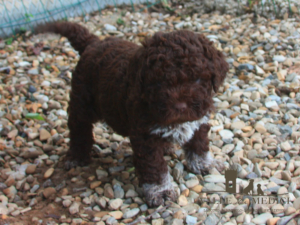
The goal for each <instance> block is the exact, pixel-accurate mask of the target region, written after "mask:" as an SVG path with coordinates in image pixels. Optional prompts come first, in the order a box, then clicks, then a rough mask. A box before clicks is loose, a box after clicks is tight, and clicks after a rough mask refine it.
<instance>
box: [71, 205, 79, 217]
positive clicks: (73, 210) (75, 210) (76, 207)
mask: <svg viewBox="0 0 300 225" xmlns="http://www.w3.org/2000/svg"><path fill="white" fill-rule="evenodd" d="M79 206H80V203H79V202H73V204H72V205H71V206H70V208H69V212H70V213H71V214H72V215H74V214H76V213H78V212H79Z"/></svg>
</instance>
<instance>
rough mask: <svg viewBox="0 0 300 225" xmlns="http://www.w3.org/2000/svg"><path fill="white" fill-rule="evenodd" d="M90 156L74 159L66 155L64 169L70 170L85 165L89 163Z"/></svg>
mask: <svg viewBox="0 0 300 225" xmlns="http://www.w3.org/2000/svg"><path fill="white" fill-rule="evenodd" d="M90 161H91V160H90V158H84V159H76V158H74V157H70V156H67V157H66V159H65V164H64V168H65V170H70V169H72V168H76V167H77V166H86V165H88V164H89V163H90Z"/></svg>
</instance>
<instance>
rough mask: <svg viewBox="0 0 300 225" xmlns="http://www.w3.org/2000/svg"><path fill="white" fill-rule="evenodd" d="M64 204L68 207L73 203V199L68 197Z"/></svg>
mask: <svg viewBox="0 0 300 225" xmlns="http://www.w3.org/2000/svg"><path fill="white" fill-rule="evenodd" d="M62 204H63V206H64V207H66V208H68V207H69V206H70V205H71V204H72V201H71V200H70V199H66V200H63V202H62Z"/></svg>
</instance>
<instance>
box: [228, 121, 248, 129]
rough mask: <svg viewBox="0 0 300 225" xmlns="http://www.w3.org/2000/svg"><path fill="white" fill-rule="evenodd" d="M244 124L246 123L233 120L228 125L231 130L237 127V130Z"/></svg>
mask: <svg viewBox="0 0 300 225" xmlns="http://www.w3.org/2000/svg"><path fill="white" fill-rule="evenodd" d="M245 126H246V124H245V122H243V121H241V120H240V121H236V122H233V123H232V124H231V126H230V128H231V129H232V130H233V129H238V130H240V129H242V128H243V127H245Z"/></svg>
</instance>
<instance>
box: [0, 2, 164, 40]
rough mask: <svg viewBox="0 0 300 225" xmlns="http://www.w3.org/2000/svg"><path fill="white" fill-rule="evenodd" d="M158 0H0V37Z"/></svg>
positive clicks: (149, 4) (150, 3)
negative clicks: (56, 22)
mask: <svg viewBox="0 0 300 225" xmlns="http://www.w3.org/2000/svg"><path fill="white" fill-rule="evenodd" d="M158 2H159V1H155V0H0V37H7V36H9V35H13V34H15V33H16V30H27V29H31V28H32V27H34V26H35V25H36V24H38V23H42V22H46V21H54V20H61V19H66V18H69V17H75V16H79V15H86V14H88V13H90V12H94V11H99V12H101V9H103V8H105V7H106V6H108V5H110V6H115V7H116V6H117V5H121V4H127V5H131V7H132V10H133V11H135V5H136V4H140V3H143V4H145V7H147V6H148V7H150V6H151V5H153V4H156V3H158Z"/></svg>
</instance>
